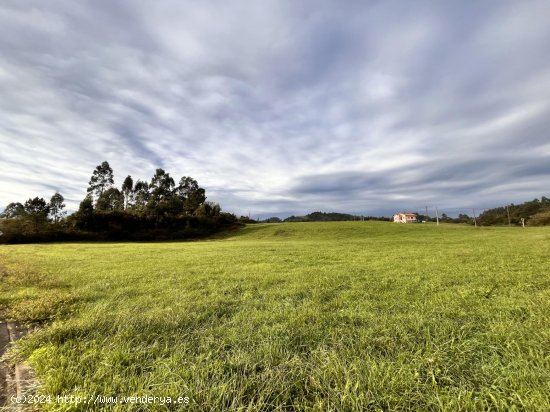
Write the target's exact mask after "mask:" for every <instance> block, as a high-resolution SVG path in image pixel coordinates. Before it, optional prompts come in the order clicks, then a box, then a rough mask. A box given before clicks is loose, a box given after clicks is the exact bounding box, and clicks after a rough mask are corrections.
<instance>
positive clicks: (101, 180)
mask: <svg viewBox="0 0 550 412" xmlns="http://www.w3.org/2000/svg"><path fill="white" fill-rule="evenodd" d="M114 183H115V180H114V177H113V169H111V166H109V163H108V162H106V161H105V162H103V163H101V164H100V165H99V166H97V167H96V168H95V170H94V172H93V173H92V177H91V178H90V182H89V183H88V185H89V186H88V193H89V194H91V195H93V196H95V197H96V199H97V198H99V196H101V194H102V193H103V192H104V191H105V190H107V189H108V188H110V187H111V186H112V185H113V184H114Z"/></svg>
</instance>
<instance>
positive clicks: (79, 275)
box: [0, 222, 550, 411]
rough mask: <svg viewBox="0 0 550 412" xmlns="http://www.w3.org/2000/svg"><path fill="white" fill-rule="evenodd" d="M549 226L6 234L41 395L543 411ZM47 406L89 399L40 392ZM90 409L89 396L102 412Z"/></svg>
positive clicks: (1, 268)
mask: <svg viewBox="0 0 550 412" xmlns="http://www.w3.org/2000/svg"><path fill="white" fill-rule="evenodd" d="M549 256H550V228H548V227H541V228H524V229H523V228H515V227H514V228H507V227H506V228H504V227H502V228H497V227H490V228H473V227H469V226H460V225H440V226H435V225H431V224H407V225H399V224H394V223H389V222H326V223H283V224H258V225H248V226H246V227H245V228H243V229H240V230H238V231H235V232H233V233H231V234H228V235H225V236H221V237H219V238H217V239H210V240H206V241H196V242H166V243H67V244H40V245H10V246H8V245H4V246H0V279H1V280H0V281H1V284H0V309H3V310H4V313H5V316H8V317H10V318H12V319H16V320H19V321H23V322H32V323H35V324H39V325H40V328H39V330H38V331H37V332H35V333H33V334H31V335H29V336H27V337H26V338H24V339H22V340H21V341H19V342H18V344H17V345H16V346H15V347H14V348H12V350H11V351H10V353H9V356H10V357H11V359H12V360H25V361H26V362H28V364H30V365H31V366H32V368H33V369H34V371H35V373H36V376H37V379H38V381H39V382H40V385H41V386H40V389H39V393H42V394H46V395H52V396H57V395H74V396H86V397H88V396H92V395H98V394H99V395H103V396H116V395H118V396H121V395H152V396H159V397H161V396H172V397H178V396H184V397H188V398H189V403H188V404H184V405H160V404H155V405H152V404H149V405H143V404H142V405H140V404H135V405H123V404H118V405H109V406H107V408H108V409H110V410H179V409H181V410H197V411H198V410H200V411H209V410H212V411H218V410H242V411H245V410H246V411H259V410H315V411H328V410H335V411H336V410H337V411H353V410H373V411H374V410H421V411H430V410H448V411H474V410H502V411H508V410H531V411H542V410H550V399H549V394H550V259H549ZM39 408H41V409H44V410H86V409H87V407H86V405H74V404H71V405H69V404H62V403H55V402H54V403H48V404H43V405H39ZM97 408H99V406H96V409H97Z"/></svg>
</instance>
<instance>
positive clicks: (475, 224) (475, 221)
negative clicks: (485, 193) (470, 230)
mask: <svg viewBox="0 0 550 412" xmlns="http://www.w3.org/2000/svg"><path fill="white" fill-rule="evenodd" d="M472 212H474V226H475V227H477V219H476V210H475V209H473V208H472Z"/></svg>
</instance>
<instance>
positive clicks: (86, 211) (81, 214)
mask: <svg viewBox="0 0 550 412" xmlns="http://www.w3.org/2000/svg"><path fill="white" fill-rule="evenodd" d="M93 216H94V203H93V201H92V198H91V196H90V195H88V196H86V197H85V198H84V200H83V201H82V202H80V205H79V207H78V212H76V226H77V227H78V228H79V229H89V228H90V227H91V225H92V219H93Z"/></svg>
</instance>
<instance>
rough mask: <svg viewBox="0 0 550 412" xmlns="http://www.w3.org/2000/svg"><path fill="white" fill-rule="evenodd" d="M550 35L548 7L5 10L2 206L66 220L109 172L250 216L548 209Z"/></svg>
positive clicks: (0, 15) (19, 5) (58, 0)
mask: <svg viewBox="0 0 550 412" xmlns="http://www.w3.org/2000/svg"><path fill="white" fill-rule="evenodd" d="M549 21H550V2H548V1H547V0H541V1H529V0H525V1H503V0H498V1H497V0H495V1H491V0H487V1H480V2H464V1H462V0H459V1H452V0H449V1H435V0H434V1H415V2H410V1H406V0H403V1H351V0H350V1H347V0H343V1H336V0H334V1H301V2H299V1H292V0H289V1H284V0H274V1H268V0H262V1H252V0H250V1H204V0H200V1H181V0H173V1H172V0H159V1H148V0H127V1H124V0H120V1H113V0H88V1H82V0H81V1H74V0H51V1H39V0H35V1H28V0H2V2H1V3H0V207H2V208H3V206H5V205H6V204H8V203H9V202H12V201H24V200H26V199H27V198H29V197H31V196H32V197H34V196H43V197H46V198H49V197H50V196H51V195H52V194H53V193H54V192H55V191H56V190H58V191H60V192H61V193H62V194H63V195H64V196H65V197H66V199H67V201H68V205H69V207H70V208H71V209H74V208H76V207H77V205H78V202H79V201H80V200H81V199H82V198H83V197H84V195H85V192H86V187H87V183H88V180H89V178H90V175H91V172H92V170H93V169H94V168H95V166H96V165H97V164H99V163H101V162H102V161H103V160H107V161H109V163H110V164H111V166H112V167H113V169H114V171H115V180H116V182H115V183H117V184H119V185H120V184H121V183H122V180H123V179H124V177H125V176H126V175H128V174H130V175H132V176H133V177H134V179H137V178H141V179H150V177H151V176H152V174H153V173H154V170H155V168H157V167H162V168H164V169H165V170H167V171H168V172H169V173H170V174H171V175H172V176H173V177H174V178H176V179H179V177H180V176H183V175H190V176H192V177H194V178H195V179H197V180H198V181H199V184H200V185H201V186H203V187H205V188H206V191H207V195H208V198H209V200H212V201H217V202H219V203H220V204H221V205H222V208H223V209H225V210H229V211H232V212H236V213H242V214H248V213H249V211H250V213H251V214H252V215H253V216H258V215H261V216H265V215H279V216H286V215H288V214H302V213H307V212H311V211H315V210H322V211H341V212H353V213H363V214H390V213H392V212H394V211H396V210H410V211H417V210H419V211H422V210H423V206H424V205H429V206H430V207H433V206H436V205H437V206H438V207H439V208H440V209H444V210H445V209H446V210H449V211H451V209H452V208H454V210H458V209H459V208H464V209H465V208H469V207H477V208H483V207H490V206H497V205H501V204H504V203H508V202H520V201H523V200H530V199H532V198H534V197H540V196H542V195H546V196H548V195H549V194H550V24H549ZM421 208H422V209H421Z"/></svg>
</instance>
